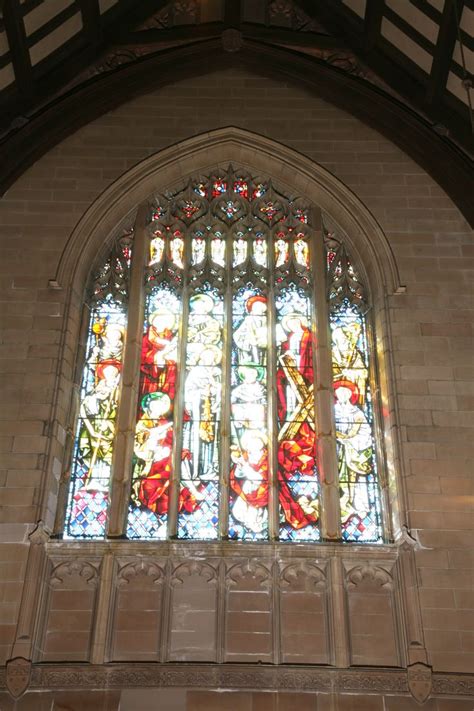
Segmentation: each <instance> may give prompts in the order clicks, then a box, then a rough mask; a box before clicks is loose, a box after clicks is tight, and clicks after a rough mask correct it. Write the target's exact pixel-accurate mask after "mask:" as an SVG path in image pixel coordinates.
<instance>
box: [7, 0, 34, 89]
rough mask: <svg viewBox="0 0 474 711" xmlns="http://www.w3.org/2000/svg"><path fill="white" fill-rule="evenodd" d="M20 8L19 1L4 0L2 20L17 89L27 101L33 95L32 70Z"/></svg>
mask: <svg viewBox="0 0 474 711" xmlns="http://www.w3.org/2000/svg"><path fill="white" fill-rule="evenodd" d="M20 8H21V6H20V3H19V2H16V0H4V3H3V22H4V25H5V32H6V35H7V39H8V44H9V46H10V55H11V59H12V64H13V69H14V71H15V79H16V85H17V90H18V93H19V95H20V97H21V99H22V100H23V101H25V102H27V101H28V100H30V99H31V98H33V96H34V88H33V81H32V74H33V72H32V68H31V60H30V53H29V50H28V44H27V40H26V33H25V26H24V24H23V17H22V15H21V9H20Z"/></svg>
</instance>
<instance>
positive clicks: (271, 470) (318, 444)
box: [65, 166, 382, 542]
mask: <svg viewBox="0 0 474 711" xmlns="http://www.w3.org/2000/svg"><path fill="white" fill-rule="evenodd" d="M121 239H122V242H120V240H118V241H117V242H116V243H115V245H114V247H113V249H112V253H111V256H110V258H109V260H108V261H107V262H106V264H105V266H104V268H103V269H102V270H99V273H98V275H97V276H96V278H95V280H94V288H93V292H94V296H93V298H92V300H91V302H90V303H91V305H92V304H93V307H92V310H91V314H90V318H89V331H88V334H89V335H88V343H87V350H86V358H85V366H84V371H83V379H82V383H81V394H80V408H79V417H78V423H77V427H76V440H75V449H74V460H73V466H72V470H71V484H70V496H69V502H68V509H67V516H66V530H65V533H66V535H67V536H69V537H88V538H94V537H101V536H104V535H106V533H107V510H108V509H109V508H110V506H113V502H111V501H110V491H111V482H112V481H113V480H114V477H121V479H122V480H125V481H128V483H129V491H130V500H129V504H128V516H127V523H126V527H125V529H124V533H126V535H127V536H128V538H130V539H156V540H164V539H167V538H178V539H187V540H218V539H222V538H225V539H235V540H251V541H265V540H281V541H302V542H304V541H306V542H314V541H319V540H321V539H324V538H325V532H324V530H321V510H322V509H325V508H327V506H328V497H327V496H326V494H325V488H326V479H329V478H330V477H327V476H326V475H325V472H326V471H328V468H329V467H332V468H334V469H337V471H335V472H333V474H334V476H335V477H336V478H338V480H339V487H340V492H341V497H340V505H339V507H338V510H337V511H332V512H331V513H330V516H332V519H334V518H337V519H338V521H339V523H338V526H340V532H341V534H340V535H341V538H343V539H344V540H348V541H367V542H378V541H381V540H382V525H381V514H380V499H379V488H378V480H377V469H376V466H377V465H376V452H375V450H376V447H375V441H374V431H375V426H374V417H373V404H372V395H371V393H372V388H371V377H372V376H371V372H370V371H371V364H370V357H369V344H368V335H367V333H368V323H367V316H366V311H367V298H366V294H365V290H364V287H363V284H362V282H361V280H360V278H359V276H358V274H357V273H356V271H355V269H354V267H353V265H352V263H351V260H350V258H349V257H348V256H347V253H346V251H345V247H344V244H343V243H342V242H341V241H340V240H338V239H336V238H335V237H334V236H333V235H326V237H325V239H323V235H322V233H321V232H320V231H318V230H315V229H314V227H313V225H312V211H311V209H310V207H309V206H308V205H307V204H306V203H305V201H304V200H302V199H301V198H292V197H289V196H286V195H285V194H284V192H283V191H280V190H278V189H276V188H275V187H274V185H273V184H272V182H271V181H270V180H266V179H262V178H254V177H252V176H250V175H249V174H247V173H245V172H243V171H234V169H233V168H232V166H229V167H228V168H227V170H225V171H218V172H216V173H215V174H213V175H210V176H206V177H199V178H197V179H191V180H190V181H188V183H187V184H186V185H185V186H184V187H182V188H180V189H178V190H177V191H174V192H169V193H165V194H164V195H160V196H158V197H157V198H156V199H155V200H154V201H153V205H152V209H151V213H150V219H149V222H148V225H147V228H146V230H142V231H141V232H140V233H139V234H138V233H137V234H136V235H135V240H141V241H145V249H146V254H147V257H146V264H145V266H144V268H143V270H142V271H141V273H140V270H137V269H135V270H134V272H133V273H134V274H135V275H137V274H138V275H139V276H135V277H134V278H135V279H140V283H141V286H140V288H139V289H138V291H139V292H140V293H141V297H140V299H139V298H138V297H137V296H135V297H134V299H135V301H134V302H131V301H130V300H127V296H126V294H127V290H126V289H125V286H124V285H125V284H126V281H127V278H128V274H129V272H130V264H131V259H133V257H132V256H131V246H130V235H128V240H129V241H128V246H127V248H126V249H127V250H128V251H126V252H125V251H124V249H125V247H124V246H123V244H124V242H123V240H124V239H125V237H122V238H121ZM133 249H134V252H135V251H139V249H138V245H134V248H133ZM118 274H119V275H121V278H122V282H120V284H121V286H115V288H114V289H112V287H111V286H110V284H112V283H113V284H118V283H119V281H120V280H119V278H118V276H117V275H118ZM114 275H115V277H114V278H112V276H114ZM319 285H323V287H324V288H323V289H322V290H321V289H318V286H319ZM131 293H134V294H136V293H137V289H131ZM317 294H319V297H318V296H317ZM321 294H326V297H324V296H323V297H322V298H321ZM127 301H128V303H127ZM142 302H143V304H142ZM137 309H142V311H143V320H142V329H141V337H140V342H139V343H138V342H137V339H136V337H135V338H132V337H131V336H128V337H127V336H126V333H125V328H126V323H127V315H126V313H127V310H128V311H129V312H130V311H131V310H133V312H134V313H136V310H137ZM125 343H126V347H124V345H125ZM114 349H115V350H114ZM112 350H114V352H113V353H112ZM109 351H110V352H109ZM124 353H125V355H124ZM329 354H330V355H329ZM124 358H125V359H127V362H128V361H130V362H132V361H133V359H135V361H136V362H137V364H138V363H139V365H137V368H136V372H135V374H134V377H133V378H132V382H130V383H128V382H127V383H124V384H123V385H122V384H121V372H122V368H123V359H124ZM321 358H323V362H324V359H330V361H331V362H330V363H329V362H327V363H324V367H322V366H320V367H321V370H325V369H326V370H327V369H328V368H330V369H332V372H333V377H332V379H331V380H330V382H326V381H325V380H324V377H323V376H322V375H321V373H320V372H319V369H318V364H319V363H320V359H321ZM135 361H134V362H135ZM324 391H327V392H328V391H330V392H331V397H330V398H325V399H324V398H323V397H322V396H321V393H322V392H324ZM124 403H127V404H126V405H124ZM130 403H132V405H130ZM125 407H128V408H129V412H130V420H131V421H129V422H128V433H127V432H120V431H118V428H117V423H118V422H119V420H118V417H117V413H118V411H119V408H125ZM321 408H323V409H324V408H325V409H326V410H327V411H326V412H322V410H321ZM328 417H329V420H330V421H331V422H332V427H331V433H330V434H329V435H328V433H327V431H323V428H322V425H321V422H323V421H324V422H327V420H328ZM121 419H122V421H123V419H124V418H123V417H122V418H121ZM119 437H122V439H123V438H127V437H128V438H129V447H128V450H127V447H120V448H119V449H118V450H117V448H116V442H117V438H119ZM114 448H115V449H114ZM331 450H332V451H333V457H332V459H331V456H330V452H331ZM126 451H128V455H127V458H124V456H123V452H126ZM117 452H119V453H118V454H117ZM328 453H329V454H328ZM120 457H121V459H120ZM119 460H120V461H119ZM331 462H332V463H331ZM112 490H113V489H112ZM120 490H121V491H123V490H124V487H121V488H120ZM326 518H327V511H326Z"/></svg>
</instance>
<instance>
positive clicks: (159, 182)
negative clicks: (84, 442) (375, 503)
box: [42, 127, 404, 532]
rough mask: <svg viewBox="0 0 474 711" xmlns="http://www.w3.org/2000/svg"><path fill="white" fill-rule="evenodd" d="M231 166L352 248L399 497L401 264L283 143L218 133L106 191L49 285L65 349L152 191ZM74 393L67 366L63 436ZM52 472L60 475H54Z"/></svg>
mask: <svg viewBox="0 0 474 711" xmlns="http://www.w3.org/2000/svg"><path fill="white" fill-rule="evenodd" d="M229 163H232V164H233V165H234V166H236V167H239V168H245V170H247V171H249V172H251V173H252V172H254V173H256V174H265V175H267V176H270V177H271V178H272V179H273V180H274V181H276V182H277V183H278V184H279V185H281V186H282V187H283V188H285V189H286V190H287V191H288V192H289V193H290V194H297V195H299V196H302V197H304V198H305V199H306V200H308V201H309V203H310V204H312V205H317V206H319V208H320V209H321V211H322V213H323V215H324V219H325V221H326V223H327V226H328V228H330V229H331V230H333V229H334V230H336V231H337V233H338V234H339V235H340V236H341V237H343V239H344V242H345V243H346V244H347V247H348V250H349V251H350V253H351V255H352V259H353V261H354V263H355V265H356V266H357V268H358V271H359V273H360V274H361V275H362V276H363V278H364V281H365V283H366V284H367V286H368V288H369V290H370V293H371V303H372V307H373V317H374V321H375V326H376V332H377V350H378V352H379V353H378V355H379V358H378V364H379V371H380V373H379V376H380V377H379V379H380V383H381V399H382V401H383V410H384V412H385V411H386V412H387V417H386V418H385V421H384V423H383V427H382V424H381V423H380V422H379V433H378V436H379V439H380V440H381V441H382V440H383V437H382V430H383V432H384V434H386V435H387V434H388V439H389V449H390V450H392V449H393V452H392V451H390V452H389V456H388V458H387V477H388V478H390V480H391V482H392V483H391V485H390V486H387V487H386V490H387V492H388V491H391V492H393V491H396V490H397V486H396V485H393V482H394V481H395V479H396V478H397V477H396V475H395V472H396V471H397V470H398V462H397V459H398V457H397V455H396V452H397V442H396V439H397V436H398V435H397V428H396V418H395V416H394V414H393V413H394V411H395V410H396V403H394V401H393V397H392V395H391V392H392V391H391V380H390V377H389V376H390V365H389V363H387V360H388V359H387V358H386V357H385V352H386V351H387V352H388V351H389V348H388V343H389V327H388V324H387V314H388V310H387V308H386V298H387V297H390V296H392V295H393V294H396V293H398V292H399V291H401V290H402V289H403V288H402V287H401V286H400V283H399V277H398V270H397V266H396V262H395V260H394V257H393V253H392V251H391V248H390V245H389V243H388V241H387V239H386V237H385V235H384V233H383V231H382V229H381V228H380V226H379V224H378V223H377V221H376V220H375V218H374V217H373V215H372V214H371V213H370V211H369V210H368V209H367V208H366V207H365V205H364V204H363V203H362V202H361V201H360V200H359V199H358V198H357V197H356V196H355V195H354V194H353V193H352V192H351V191H350V190H349V189H348V188H347V187H346V186H345V185H344V184H343V183H342V182H341V181H340V180H338V179H337V178H335V177H334V176H333V175H332V174H331V173H329V171H327V170H325V169H324V168H322V167H321V166H319V165H318V164H316V163H314V162H312V161H311V160H309V159H308V158H306V157H304V156H302V155H301V154H299V153H297V152H296V151H294V150H291V149H289V148H287V147H286V146H284V145H282V144H279V143H276V142H275V141H272V140H270V139H268V138H264V137H262V136H259V135H257V134H255V133H251V132H248V131H244V130H242V129H238V128H235V127H227V128H224V129H218V130H215V131H212V132H209V133H206V134H203V135H200V136H196V137H193V138H190V139H187V140H185V141H182V142H180V143H179V144H176V145H175V146H172V147H169V148H167V149H165V150H162V151H160V152H158V153H157V154H155V155H153V156H151V157H149V158H147V159H146V160H144V161H142V162H141V163H139V164H138V165H137V166H135V167H134V168H132V169H131V170H129V171H128V172H127V173H125V174H124V175H123V176H121V177H120V178H119V179H118V180H117V181H115V183H114V184H113V185H111V186H110V187H109V188H108V189H107V190H106V191H104V193H103V194H102V195H101V196H99V198H98V199H97V200H96V201H95V202H94V204H93V205H92V206H91V207H90V208H89V209H88V211H87V212H86V213H85V215H84V216H83V217H82V219H81V220H80V222H79V223H78V225H77V226H76V228H75V229H74V231H73V233H72V235H71V237H70V239H69V241H68V243H67V245H66V247H65V249H64V252H63V254H62V256H61V259H60V262H59V265H58V269H57V271H56V274H55V276H54V279H52V280H51V281H50V286H51V287H52V288H60V289H63V288H64V289H65V288H66V285H68V284H69V285H70V287H69V289H68V299H67V305H68V308H67V309H66V315H65V319H66V322H67V321H69V323H66V322H65V327H64V339H63V348H69V349H70V350H71V349H72V350H75V343H76V342H77V336H78V330H79V329H78V313H79V311H80V309H81V303H82V298H83V293H84V288H85V284H86V280H87V275H88V273H89V271H90V269H91V265H93V264H94V263H96V262H97V259H98V257H99V256H100V255H101V254H104V250H105V249H106V248H107V244H110V241H111V240H112V239H113V238H114V236H116V235H117V232H118V230H120V229H123V228H124V226H126V225H127V224H130V223H131V222H132V221H133V220H134V219H135V218H136V213H137V205H140V204H143V203H144V201H145V203H146V201H147V199H148V198H149V196H150V195H152V194H153V193H154V192H158V193H159V192H160V191H162V190H164V189H169V188H172V187H173V185H177V184H179V183H182V182H183V181H184V180H185V179H186V178H188V177H189V176H191V175H196V174H202V173H205V172H206V171H207V170H208V169H209V170H211V169H216V168H219V167H223V166H227V165H228V164H229ZM71 320H72V324H71ZM373 345H374V346H375V344H373ZM71 392H72V381H71V376H70V368H69V369H68V368H66V369H65V368H64V367H63V369H62V372H61V374H60V380H59V381H58V387H57V398H56V402H55V418H54V420H55V422H57V423H58V424H59V426H60V427H62V428H63V429H64V430H65V431H68V430H69V431H70V426H71V425H70V422H69V423H68V422H67V421H66V420H65V419H64V415H65V410H66V409H67V408H65V404H64V399H65V398H66V400H67V393H69V394H70V393H71ZM65 394H66V395H65ZM69 396H70V395H69ZM61 420H62V421H61ZM69 442H70V446H69V449H68V447H64V446H62V447H59V449H61V451H62V454H63V457H62V459H63V461H62V469H63V471H65V470H67V467H68V459H69V458H70V456H71V444H72V435H71V433H70V434H69ZM57 452H58V446H57V443H56V444H54V443H52V446H51V449H50V453H49V458H48V464H47V470H46V474H47V482H49V484H48V483H46V486H45V488H44V496H43V511H42V518H44V519H45V520H46V521H47V522H48V524H49V525H52V517H53V515H54V511H53V509H54V508H55V506H54V505H52V503H51V502H52V501H53V500H54V495H53V497H51V490H53V491H54V489H55V488H56V485H55V479H56V478H57V468H58V464H57V461H58V457H57ZM53 453H54V455H53ZM53 466H54V468H55V470H56V474H53ZM398 488H399V487H398ZM391 503H392V512H393V514H394V517H393V520H392V524H391V525H388V524H386V528H387V530H390V529H391V530H393V531H395V532H397V531H398V530H399V528H400V525H401V524H403V523H404V514H403V510H404V506H403V499H400V501H398V500H397V496H396V495H395V496H393V497H392V502H391ZM387 513H388V508H387Z"/></svg>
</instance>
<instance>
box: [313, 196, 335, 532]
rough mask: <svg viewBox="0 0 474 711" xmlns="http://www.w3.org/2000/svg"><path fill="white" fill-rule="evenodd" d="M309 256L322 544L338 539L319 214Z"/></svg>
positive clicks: (316, 212)
mask: <svg viewBox="0 0 474 711" xmlns="http://www.w3.org/2000/svg"><path fill="white" fill-rule="evenodd" d="M311 221H312V226H313V238H312V247H313V248H312V250H311V252H312V256H311V262H312V263H311V266H312V272H313V280H314V287H313V288H314V304H315V314H316V335H317V338H316V343H317V347H316V349H315V351H316V353H315V358H316V381H315V384H316V392H315V408H316V412H315V422H316V437H317V454H318V471H319V480H320V491H321V494H320V511H321V537H322V540H324V541H337V540H340V539H341V516H340V504H339V475H338V466H337V453H336V426H335V421H334V407H333V401H334V394H333V378H332V357H331V336H330V328H329V314H328V303H327V293H326V282H327V278H326V251H325V247H324V233H323V225H322V216H321V210H320V209H319V208H314V209H313V210H312V220H311Z"/></svg>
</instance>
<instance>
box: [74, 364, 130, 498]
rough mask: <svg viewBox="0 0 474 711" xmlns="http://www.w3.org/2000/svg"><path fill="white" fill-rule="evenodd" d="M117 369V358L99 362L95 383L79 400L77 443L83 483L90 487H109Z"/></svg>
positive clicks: (115, 408)
mask: <svg viewBox="0 0 474 711" xmlns="http://www.w3.org/2000/svg"><path fill="white" fill-rule="evenodd" d="M120 370H121V364H120V362H119V361H117V360H112V359H109V360H103V361H101V362H100V363H98V364H97V367H96V370H95V377H96V380H97V382H96V385H95V387H94V388H93V389H92V390H91V391H90V392H89V394H88V395H86V396H85V397H84V398H83V400H82V403H81V407H80V417H81V418H82V427H81V429H80V431H79V445H80V448H81V451H82V456H83V457H84V461H85V463H86V464H87V474H86V477H85V480H84V487H85V488H86V489H87V490H89V491H93V490H97V489H102V490H104V491H106V490H107V489H108V483H109V477H110V471H111V467H112V452H113V442H114V436H115V417H116V413H117V400H118V385H119V379H120Z"/></svg>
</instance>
